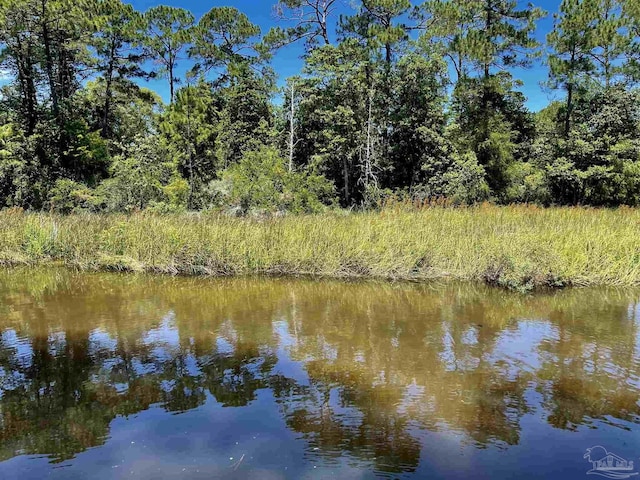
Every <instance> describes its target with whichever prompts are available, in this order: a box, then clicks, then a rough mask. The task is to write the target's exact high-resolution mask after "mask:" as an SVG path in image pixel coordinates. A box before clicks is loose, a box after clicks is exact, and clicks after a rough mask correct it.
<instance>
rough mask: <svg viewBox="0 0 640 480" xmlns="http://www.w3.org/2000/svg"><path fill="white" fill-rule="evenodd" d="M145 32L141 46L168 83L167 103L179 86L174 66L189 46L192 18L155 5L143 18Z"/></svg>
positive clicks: (187, 14)
mask: <svg viewBox="0 0 640 480" xmlns="http://www.w3.org/2000/svg"><path fill="white" fill-rule="evenodd" d="M144 17H145V20H146V23H147V25H146V27H147V32H146V35H145V37H144V45H145V50H146V53H147V56H148V57H150V58H152V59H153V60H155V61H156V62H157V63H158V64H159V65H160V66H161V74H162V75H163V76H165V77H166V78H167V79H168V80H169V90H170V97H171V103H173V101H174V98H175V86H176V84H178V83H180V79H178V78H176V72H175V69H176V66H177V63H178V61H179V60H180V59H181V58H180V53H181V52H182V51H183V50H184V49H185V48H186V46H187V45H188V44H189V43H191V37H192V28H193V26H194V22H195V18H194V16H193V14H192V13H191V12H190V11H188V10H185V9H183V8H175V7H167V6H165V5H158V6H157V7H153V8H151V9H150V10H148V11H147V12H146V13H145V15H144Z"/></svg>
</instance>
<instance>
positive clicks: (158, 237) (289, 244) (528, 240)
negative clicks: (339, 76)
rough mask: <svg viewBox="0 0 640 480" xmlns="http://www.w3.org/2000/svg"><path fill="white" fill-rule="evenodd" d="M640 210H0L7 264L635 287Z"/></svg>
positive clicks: (1, 261)
mask: <svg viewBox="0 0 640 480" xmlns="http://www.w3.org/2000/svg"><path fill="white" fill-rule="evenodd" d="M638 239H640V210H636V209H618V210H597V209H588V208H551V209H542V208H537V207H530V206H511V207H498V206H493V205H483V206H478V207H470V208H444V207H430V208H424V209H420V210H409V209H401V208H399V209H393V210H383V211H381V212H375V213H374V212H370V213H344V212H333V213H327V214H320V215H315V216H288V217H283V218H270V219H246V218H230V217H223V216H214V215H205V214H199V215H191V214H182V215H165V216H161V215H150V214H146V213H138V214H132V215H88V214H83V215H68V216H62V215H55V214H45V213H24V212H22V211H19V210H4V211H0V266H3V267H6V266H10V265H28V266H48V265H57V266H65V267H68V268H72V269H76V270H87V271H117V272H138V273H148V274H163V275H183V276H214V277H230V276H247V275H258V276H267V277H280V276H286V277H309V278H319V279H354V280H368V279H371V280H387V281H409V282H428V281H437V280H454V281H455V280H460V281H480V282H484V283H485V284H488V285H492V286H496V287H501V288H506V289H510V290H517V291H522V292H528V291H535V290H548V289H558V288H564V287H587V286H613V287H625V286H628V287H633V286H638V285H640V240H638Z"/></svg>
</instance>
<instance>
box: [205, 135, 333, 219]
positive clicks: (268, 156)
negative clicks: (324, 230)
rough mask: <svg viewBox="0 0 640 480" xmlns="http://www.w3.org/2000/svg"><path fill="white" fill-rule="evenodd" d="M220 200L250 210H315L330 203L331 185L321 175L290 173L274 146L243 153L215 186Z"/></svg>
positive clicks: (247, 211)
mask: <svg viewBox="0 0 640 480" xmlns="http://www.w3.org/2000/svg"><path fill="white" fill-rule="evenodd" d="M215 189H216V192H217V193H218V196H219V201H222V202H224V203H225V204H227V205H231V206H232V207H239V208H240V209H241V211H242V212H243V213H245V214H246V213H249V212H250V211H263V212H270V213H274V212H291V213H314V212H319V211H322V210H323V209H324V208H325V206H326V205H328V204H331V203H333V201H334V198H333V195H334V188H333V185H332V184H331V183H330V182H329V181H328V180H327V179H326V178H324V177H323V176H321V175H316V174H314V173H309V172H290V171H288V170H287V168H286V165H285V161H284V159H283V158H282V157H281V156H280V154H279V153H278V151H277V150H276V149H275V148H272V147H268V146H264V147H261V148H259V149H258V150H253V151H249V152H247V153H245V154H244V155H243V157H242V159H241V160H240V162H239V163H237V164H236V165H233V166H231V167H230V168H228V169H227V170H225V171H224V173H223V175H222V182H219V183H217V184H216V186H215Z"/></svg>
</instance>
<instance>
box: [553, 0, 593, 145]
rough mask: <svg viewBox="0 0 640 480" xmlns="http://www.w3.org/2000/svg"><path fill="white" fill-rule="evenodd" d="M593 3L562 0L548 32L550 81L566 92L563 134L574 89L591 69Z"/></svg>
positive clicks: (569, 112)
mask: <svg viewBox="0 0 640 480" xmlns="http://www.w3.org/2000/svg"><path fill="white" fill-rule="evenodd" d="M594 13H595V10H594V9H593V4H592V3H591V2H588V1H584V0H563V1H562V3H561V4H560V10H559V12H558V13H557V14H556V15H555V16H554V18H555V22H554V26H553V30H552V31H551V32H550V33H549V35H548V36H547V44H548V46H549V48H550V52H549V55H548V63H549V84H550V86H551V87H552V88H563V89H564V90H566V92H567V99H566V107H565V111H564V126H563V129H564V134H565V136H568V135H569V131H570V128H571V114H572V111H573V106H574V100H575V93H576V89H578V88H579V87H580V86H581V85H583V84H584V83H585V82H586V80H587V77H588V75H589V74H590V73H591V72H592V71H593V70H594V65H593V61H592V59H591V50H590V46H591V35H592V33H593V27H592V25H593V22H592V19H593V16H594Z"/></svg>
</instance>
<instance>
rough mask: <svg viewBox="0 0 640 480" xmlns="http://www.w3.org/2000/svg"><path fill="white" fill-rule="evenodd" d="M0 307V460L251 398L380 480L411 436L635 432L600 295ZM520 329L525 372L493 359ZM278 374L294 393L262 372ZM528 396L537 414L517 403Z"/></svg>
mask: <svg viewBox="0 0 640 480" xmlns="http://www.w3.org/2000/svg"><path fill="white" fill-rule="evenodd" d="M627 296H628V295H627ZM0 305H3V308H2V310H0V331H4V332H5V334H3V335H2V336H1V337H0V367H1V369H0V382H1V383H0V395H1V397H0V444H1V445H2V447H1V448H0V455H1V456H0V458H2V459H6V458H9V457H11V456H13V455H15V454H16V453H17V452H25V453H38V454H49V455H51V456H52V458H53V459H56V460H62V459H66V458H71V457H72V456H73V455H75V454H77V453H78V452H81V451H83V450H84V449H86V448H89V447H91V446H95V445H100V444H101V443H102V442H104V441H105V438H106V437H107V435H108V432H109V424H110V422H111V421H112V420H113V419H114V418H115V417H116V416H118V415H132V414H136V413H138V412H140V411H142V410H145V409H148V408H149V407H150V406H151V405H159V406H161V407H162V408H164V409H166V410H167V411H170V412H185V411H188V410H190V409H193V408H196V407H198V406H201V405H203V404H204V403H205V402H206V399H207V395H208V394H209V395H211V396H212V397H213V398H214V399H215V401H216V402H218V403H220V404H221V405H223V406H228V407H240V406H246V405H249V404H250V403H251V402H252V401H253V400H255V399H256V396H257V392H258V391H259V390H263V389H269V390H270V391H271V392H272V394H273V396H274V398H275V399H276V402H277V404H278V406H279V408H280V411H281V414H282V415H283V417H284V419H285V421H286V425H287V426H288V428H290V429H291V430H293V431H296V432H298V433H300V434H301V436H302V437H304V438H305V439H306V440H307V442H308V445H309V449H310V450H309V451H310V452H313V451H314V450H313V449H315V448H317V449H319V450H320V451H321V452H322V455H323V456H325V457H331V456H333V457H336V458H338V457H341V456H343V455H345V454H348V455H351V456H353V457H356V458H358V459H361V460H365V461H367V462H370V463H372V464H373V465H375V468H376V470H378V471H383V472H389V473H399V472H405V471H406V472H408V471H412V470H413V469H415V468H416V466H417V465H418V463H419V460H420V451H421V443H420V440H419V436H418V434H417V430H418V429H427V430H431V431H437V430H443V429H446V430H455V431H459V432H460V433H462V434H464V436H465V437H466V438H467V439H468V440H469V441H472V442H473V443H474V444H476V445H477V446H480V447H482V446H487V445H490V444H494V445H502V446H508V445H513V444H517V443H518V442H519V440H520V419H521V418H522V416H523V415H524V414H526V413H528V412H531V411H532V410H533V411H535V410H536V409H538V410H539V411H540V414H543V413H544V414H546V416H547V418H548V421H549V422H550V423H551V424H552V425H554V426H556V427H559V428H575V427H576V426H578V425H581V424H584V423H585V422H589V421H592V419H594V418H597V419H602V418H604V417H605V416H606V417H609V418H614V419H624V420H630V421H636V422H638V414H639V408H640V407H638V400H639V398H640V396H639V393H638V388H637V386H633V385H631V384H630V383H628V382H627V381H626V380H627V379H630V378H636V379H637V378H638V376H639V374H640V371H639V370H640V365H639V364H638V361H637V359H636V358H635V355H636V354H635V349H636V338H637V333H638V332H637V328H638V321H637V319H634V318H632V317H631V316H630V315H629V312H628V311H629V309H628V298H627V297H625V296H624V295H622V294H616V293H615V292H611V291H609V292H604V291H603V292H602V293H599V294H596V292H590V293H589V294H588V295H585V294H584V293H581V292H562V293H558V294H554V295H547V296H534V297H524V296H518V295H512V294H507V293H505V292H501V291H497V290H489V289H486V288H484V287H480V286H469V285H463V286H461V285H455V284H454V285H448V286H442V287H437V288H436V287H434V288H429V287H419V286H408V285H389V284H384V285H378V284H344V283H338V282H332V283H315V282H306V281H297V282H289V281H285V280H278V281H260V280H250V279H237V280H226V281H206V280H201V279H200V280H198V279H160V278H146V277H143V278H139V277H120V276H110V275H73V274H68V273H57V272H56V273H54V274H51V273H47V272H44V273H42V272H41V273H39V274H38V273H35V272H27V273H24V274H23V277H20V273H0ZM523 318H533V319H535V318H538V319H541V320H539V321H538V323H540V324H544V325H545V326H547V329H548V330H549V331H550V332H552V334H551V335H545V336H544V338H538V339H532V340H531V341H532V342H534V343H533V344H532V345H530V348H531V349H532V352H533V356H534V357H535V362H534V364H525V363H522V361H521V360H519V359H517V358H514V357H513V356H511V355H510V354H508V352H505V351H503V346H502V345H503V343H504V340H505V338H507V339H508V338H509V335H520V333H519V330H518V329H519V328H520V327H521V326H522V325H523V324H524V322H526V321H525V320H522V319H523ZM12 332H15V334H16V335H18V336H19V338H20V339H22V340H24V342H23V343H22V344H20V346H16V345H17V344H16V342H15V341H12V340H11V339H10V338H9V337H10V335H13V333H12ZM282 352H285V353H286V358H285V356H283V354H282ZM287 359H289V360H292V361H295V362H298V363H299V364H300V365H301V366H302V367H303V371H304V375H305V378H289V377H287V376H286V375H284V374H283V373H282V372H280V371H279V369H278V361H279V360H287ZM536 362H537V363H536ZM531 385H534V386H535V388H536V389H537V390H538V391H540V392H541V393H542V397H543V402H542V404H540V405H531V404H530V403H529V402H530V400H528V396H527V392H528V391H529V390H530V389H531V388H532V387H531ZM529 397H530V396H529ZM538 407H541V410H540V409H539V408H538Z"/></svg>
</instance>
